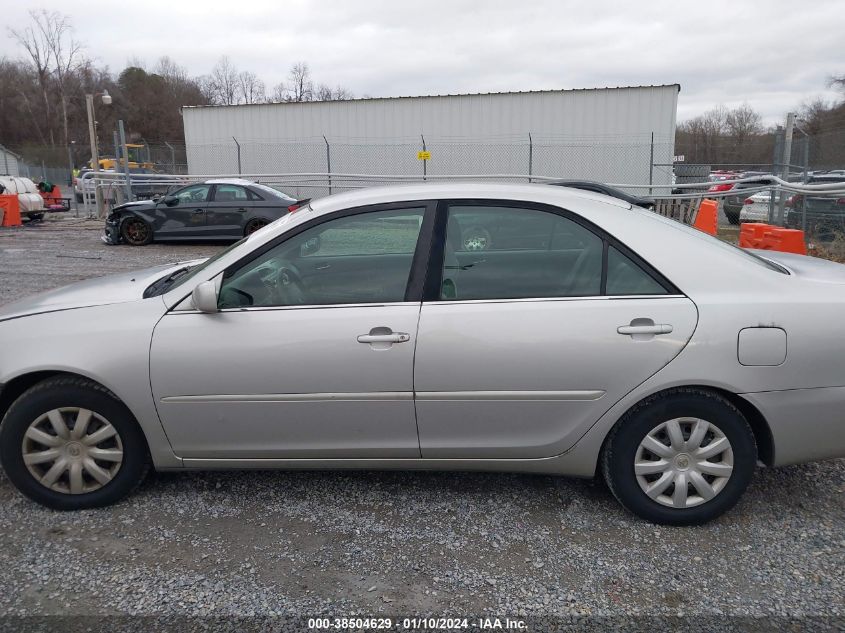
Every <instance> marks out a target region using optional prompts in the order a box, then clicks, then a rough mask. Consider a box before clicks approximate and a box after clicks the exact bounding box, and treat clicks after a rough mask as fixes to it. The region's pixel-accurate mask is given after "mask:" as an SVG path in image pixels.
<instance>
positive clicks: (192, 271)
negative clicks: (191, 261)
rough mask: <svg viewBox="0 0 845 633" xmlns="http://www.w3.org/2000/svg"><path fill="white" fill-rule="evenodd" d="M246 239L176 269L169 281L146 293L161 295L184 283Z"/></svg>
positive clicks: (155, 284)
mask: <svg viewBox="0 0 845 633" xmlns="http://www.w3.org/2000/svg"><path fill="white" fill-rule="evenodd" d="M247 239H249V238H248V237H242V238H241V239H239V240H238V241H237V242H235V243H234V244H232V245H231V246H229V247H228V248H224V249H223V250H222V251H220V252H219V253H217V254H216V255H212V256H211V257H209V258H208V259H207V260H205V261H204V262H203V263H202V264H197V265H196V266H193V267H192V268H186V269H184V270H185V272H182V271H176V273H171V275H170V277H171V281H170V282H169V283H164V284H162V285H161V286H160V287H156V288H155V292H154V293H152V294H150V295H148V296H151V297H154V296H158V295H162V294H164V293H165V292H167V291H169V290H173V289H174V288H178V287H179V286H181V285H182V284H184V283H185V282H186V281H189V280H190V279H193V278H194V277H195V276H196V275H197V274H198V273H200V272H202V271H203V270H205V268H207V267H208V265H209V264H213V263H214V262H216V261H217V260H218V259H220V258H221V257H223V256H224V255H225V254H226V253H228V252H229V251H231V250H233V249H235V248H237V247H238V246H240V245H241V244H243V243H244V242H246V241H247ZM162 281H164V280H163V279H159V280H158V281H156V282H155V283H154V284H153V285H152V286H150V288H148V289H147V290H148V291H149V290H150V289H152V288H153V287H154V286H158V284H161V282H162Z"/></svg>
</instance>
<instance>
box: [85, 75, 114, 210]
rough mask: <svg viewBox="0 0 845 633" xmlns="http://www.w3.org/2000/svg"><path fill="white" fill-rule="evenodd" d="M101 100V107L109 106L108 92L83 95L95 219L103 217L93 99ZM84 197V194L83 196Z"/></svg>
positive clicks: (109, 96) (109, 97)
mask: <svg viewBox="0 0 845 633" xmlns="http://www.w3.org/2000/svg"><path fill="white" fill-rule="evenodd" d="M95 96H99V97H101V98H102V101H103V105H111V95H110V94H109V91H108V90H103V91H102V92H99V93H97V94H86V95H85V106H86V108H87V110H88V135H89V136H90V137H91V139H90V140H91V168H92V169H93V170H94V174H95V176H94V200H95V201H96V204H97V217H98V218H101V217H103V215H105V213H104V210H103V194H102V193H101V192H100V187H99V180H98V175H99V173H100V152H99V151H97V120H96V119H95V118H94V97H95ZM83 195H84V194H83Z"/></svg>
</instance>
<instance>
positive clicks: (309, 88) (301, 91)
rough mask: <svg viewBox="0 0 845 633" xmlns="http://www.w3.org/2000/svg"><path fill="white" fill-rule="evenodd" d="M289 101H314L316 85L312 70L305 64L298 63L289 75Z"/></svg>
mask: <svg viewBox="0 0 845 633" xmlns="http://www.w3.org/2000/svg"><path fill="white" fill-rule="evenodd" d="M288 80H289V81H288V93H287V97H286V99H287V101H311V100H313V99H314V83H313V82H312V81H311V70H310V69H309V68H308V64H306V63H305V62H297V63H296V64H294V65H293V66H291V69H290V73H288Z"/></svg>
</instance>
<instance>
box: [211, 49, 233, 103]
mask: <svg viewBox="0 0 845 633" xmlns="http://www.w3.org/2000/svg"><path fill="white" fill-rule="evenodd" d="M211 87H212V92H213V95H214V102H215V103H218V104H221V105H235V104H237V103H238V70H237V69H236V68H235V66H234V65H233V64H232V62H230V61H229V58H228V57H226V56H225V55H224V56H223V57H221V58H220V61H218V62H217V64H216V65H215V66H214V68H213V69H212V71H211Z"/></svg>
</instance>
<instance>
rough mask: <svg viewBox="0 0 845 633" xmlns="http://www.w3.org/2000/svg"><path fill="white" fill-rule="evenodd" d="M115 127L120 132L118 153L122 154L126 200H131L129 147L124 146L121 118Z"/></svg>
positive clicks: (124, 135) (124, 139)
mask: <svg viewBox="0 0 845 633" xmlns="http://www.w3.org/2000/svg"><path fill="white" fill-rule="evenodd" d="M117 129H118V131H119V133H120V153H121V155H122V156H123V173H124V174H125V176H126V185H125V190H126V202H131V201H132V180H131V176H130V175H129V149H128V148H127V147H126V130H125V129H124V128H123V119H120V120H119V121H118V122H117Z"/></svg>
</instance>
